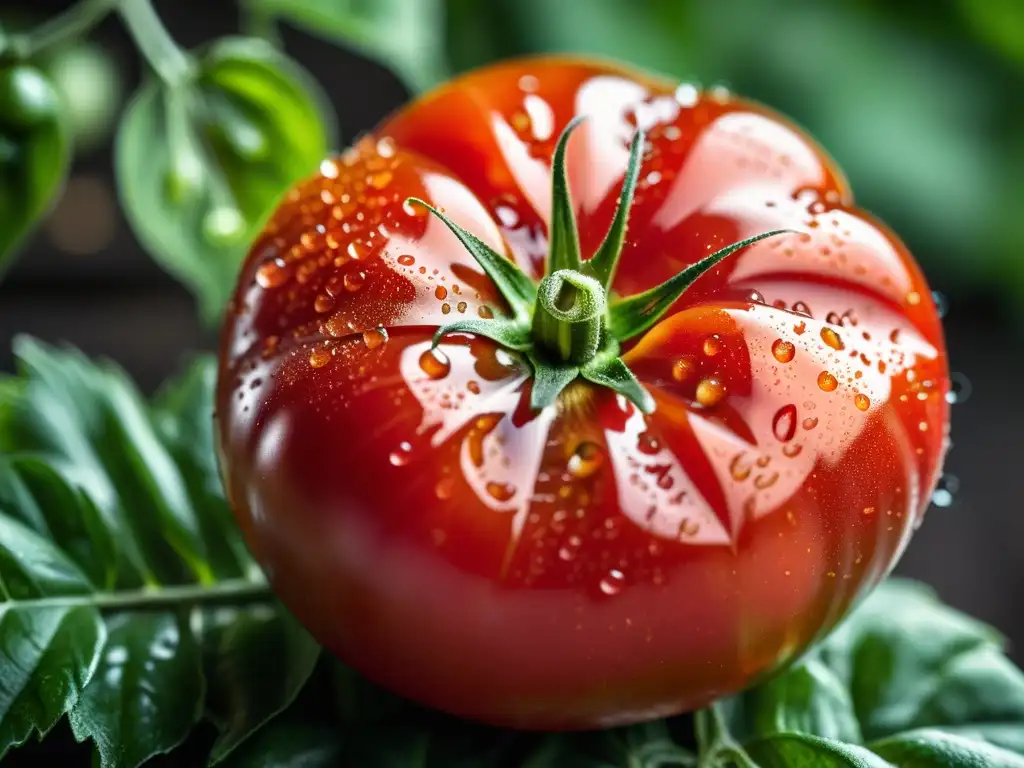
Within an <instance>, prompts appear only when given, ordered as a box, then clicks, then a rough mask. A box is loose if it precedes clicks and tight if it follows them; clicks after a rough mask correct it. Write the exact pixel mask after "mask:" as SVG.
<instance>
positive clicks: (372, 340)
mask: <svg viewBox="0 0 1024 768" xmlns="http://www.w3.org/2000/svg"><path fill="white" fill-rule="evenodd" d="M387 340H388V332H387V330H386V329H384V328H374V329H373V330H372V331H364V332H363V343H364V344H365V345H366V347H367V349H376V348H377V347H379V346H380V345H381V344H386V343H387Z"/></svg>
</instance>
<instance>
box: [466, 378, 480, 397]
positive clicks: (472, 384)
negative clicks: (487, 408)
mask: <svg viewBox="0 0 1024 768" xmlns="http://www.w3.org/2000/svg"><path fill="white" fill-rule="evenodd" d="M466 389H468V390H469V391H470V392H472V393H473V394H474V395H479V394H480V385H479V384H478V383H477V382H476V381H475V380H474V379H470V380H469V381H467V382H466Z"/></svg>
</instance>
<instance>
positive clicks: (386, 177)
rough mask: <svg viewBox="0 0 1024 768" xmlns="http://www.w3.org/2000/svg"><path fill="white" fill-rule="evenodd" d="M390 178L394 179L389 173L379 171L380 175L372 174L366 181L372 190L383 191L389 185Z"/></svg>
mask: <svg viewBox="0 0 1024 768" xmlns="http://www.w3.org/2000/svg"><path fill="white" fill-rule="evenodd" d="M392 178H394V177H393V176H392V174H391V171H381V172H380V173H374V174H372V175H371V176H370V178H369V179H367V181H369V182H370V186H371V187H373V188H374V189H384V188H385V187H387V185H388V184H390V183H391V179H392Z"/></svg>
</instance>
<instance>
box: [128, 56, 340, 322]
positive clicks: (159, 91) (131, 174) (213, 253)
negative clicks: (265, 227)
mask: <svg viewBox="0 0 1024 768" xmlns="http://www.w3.org/2000/svg"><path fill="white" fill-rule="evenodd" d="M327 103H328V102H327V99H326V97H325V96H323V94H322V93H321V91H320V89H319V86H318V85H317V83H316V81H315V80H313V78H312V77H311V76H310V75H309V74H308V73H307V72H305V71H304V70H303V69H301V68H300V67H299V66H298V65H297V64H296V63H295V62H293V61H291V60H290V59H288V58H287V57H286V56H284V55H283V54H282V53H280V52H278V51H277V50H275V49H274V48H273V47H272V46H271V45H270V44H269V43H266V42H265V41H262V40H257V39H246V38H226V39H223V40H219V41H218V42H216V43H214V44H213V45H211V46H209V47H208V48H206V49H204V50H203V51H201V52H200V54H199V55H198V57H197V60H196V70H195V74H194V76H193V77H192V78H190V79H188V80H187V81H186V82H185V83H182V84H178V85H175V86H173V87H170V86H166V85H164V84H163V83H161V82H158V81H155V80H154V81H151V82H149V83H147V84H146V85H145V86H143V88H142V89H141V90H140V91H139V92H138V93H137V94H136V95H135V97H134V99H133V100H132V102H131V104H130V105H129V107H128V110H127V112H126V113H125V115H124V117H123V119H122V122H121V127H120V129H119V132H118V140H117V149H116V158H115V161H116V162H115V164H116V170H117V182H118V188H119V191H120V196H121V200H122V203H123V205H124V208H125V212H126V214H127V216H128V219H129V221H130V223H131V225H132V228H133V229H134V230H135V233H136V236H137V237H138V238H139V240H140V242H141V243H142V245H143V246H144V247H145V248H146V249H147V250H148V251H149V252H150V253H151V254H152V255H153V257H154V258H156V259H157V260H158V261H159V262H160V264H161V265H163V266H164V268H166V269H167V270H168V271H170V272H171V273H172V274H174V275H175V276H176V277H178V278H179V279H180V280H182V281H183V282H184V283H185V284H186V285H187V286H188V287H189V288H190V289H191V290H192V291H193V292H194V293H195V294H196V295H197V296H198V298H199V301H200V307H201V309H202V312H203V315H204V317H206V318H207V319H208V320H211V321H212V320H214V319H216V318H217V317H219V316H220V313H221V311H222V310H223V308H224V305H225V303H226V301H227V298H228V296H229V295H230V293H231V291H232V289H233V288H234V285H235V279H236V276H237V273H238V268H239V265H240V263H241V260H242V257H243V256H244V254H245V251H246V249H247V248H248V246H249V244H250V243H251V242H252V240H253V237H254V235H255V233H256V231H257V230H258V228H259V227H260V226H261V224H262V223H263V220H264V219H265V218H266V216H267V214H268V213H269V212H270V210H271V208H272V207H273V205H274V204H275V203H276V202H277V201H278V199H279V198H280V197H281V196H282V195H283V194H284V192H285V190H286V189H287V188H288V187H289V185H291V184H292V183H294V182H295V181H297V180H298V179H300V178H302V177H304V176H306V175H309V174H312V173H313V171H315V170H316V168H317V166H318V165H319V163H320V162H321V161H322V160H323V159H324V157H325V156H326V154H327V152H328V150H329V149H330V148H331V144H332V142H333V134H334V120H333V117H331V116H330V112H329V109H328V107H327Z"/></svg>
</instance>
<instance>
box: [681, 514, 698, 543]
mask: <svg viewBox="0 0 1024 768" xmlns="http://www.w3.org/2000/svg"><path fill="white" fill-rule="evenodd" d="M699 532H700V523H698V522H697V521H695V520H691V519H690V518H688V517H684V518H683V519H682V520H680V521H679V529H678V531H676V537H677V538H679V539H687V538H690V537H691V536H696V535H697V534H698V533H699Z"/></svg>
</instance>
